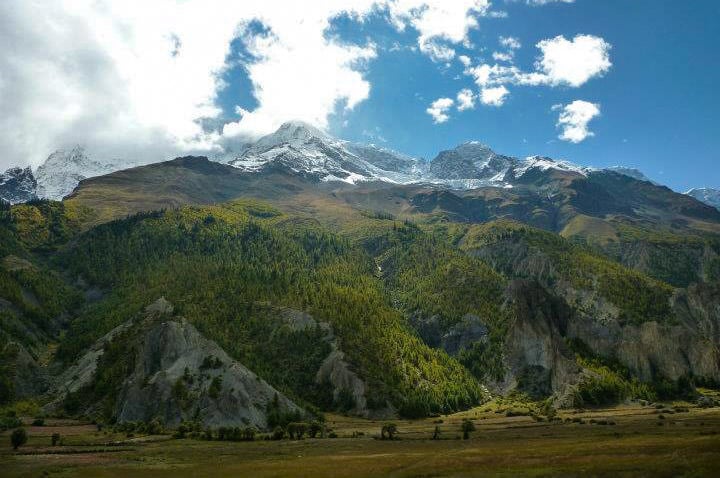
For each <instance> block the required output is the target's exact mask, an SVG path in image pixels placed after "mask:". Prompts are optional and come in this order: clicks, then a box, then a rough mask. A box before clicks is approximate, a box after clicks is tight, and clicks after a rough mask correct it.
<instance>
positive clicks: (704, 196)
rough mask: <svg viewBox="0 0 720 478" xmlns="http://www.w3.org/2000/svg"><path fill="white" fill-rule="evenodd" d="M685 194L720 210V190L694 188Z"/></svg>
mask: <svg viewBox="0 0 720 478" xmlns="http://www.w3.org/2000/svg"><path fill="white" fill-rule="evenodd" d="M685 194H687V195H688V196H692V197H694V198H695V199H697V200H698V201H701V202H704V203H705V204H707V205H710V206H712V207H714V208H715V209H719V210H720V189H713V188H694V189H691V190H689V191H688V192H686V193H685Z"/></svg>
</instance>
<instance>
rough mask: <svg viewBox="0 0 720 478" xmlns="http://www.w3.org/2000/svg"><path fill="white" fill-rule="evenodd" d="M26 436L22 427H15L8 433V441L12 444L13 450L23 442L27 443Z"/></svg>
mask: <svg viewBox="0 0 720 478" xmlns="http://www.w3.org/2000/svg"><path fill="white" fill-rule="evenodd" d="M27 440H28V436H27V432H26V431H25V429H24V428H16V429H15V430H13V432H12V434H11V435H10V443H11V444H12V447H13V450H17V449H18V448H20V447H21V446H23V445H24V444H25V443H27Z"/></svg>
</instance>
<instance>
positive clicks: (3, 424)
mask: <svg viewBox="0 0 720 478" xmlns="http://www.w3.org/2000/svg"><path fill="white" fill-rule="evenodd" d="M20 425H22V422H21V421H20V419H19V418H18V417H16V416H15V415H8V416H6V417H3V418H0V431H5V430H10V429H12V428H17V427H19V426H20Z"/></svg>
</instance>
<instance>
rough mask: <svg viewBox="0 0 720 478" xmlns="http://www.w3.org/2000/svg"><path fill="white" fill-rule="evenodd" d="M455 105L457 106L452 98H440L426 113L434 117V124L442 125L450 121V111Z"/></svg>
mask: <svg viewBox="0 0 720 478" xmlns="http://www.w3.org/2000/svg"><path fill="white" fill-rule="evenodd" d="M453 104H455V101H454V100H453V99H452V98H438V99H437V100H435V101H433V102H432V104H431V105H430V107H429V108H428V109H426V110H425V111H426V112H427V114H429V115H430V116H432V119H433V123H435V124H440V123H444V122H446V121H447V120H449V119H450V115H448V111H449V110H450V108H452V106H453Z"/></svg>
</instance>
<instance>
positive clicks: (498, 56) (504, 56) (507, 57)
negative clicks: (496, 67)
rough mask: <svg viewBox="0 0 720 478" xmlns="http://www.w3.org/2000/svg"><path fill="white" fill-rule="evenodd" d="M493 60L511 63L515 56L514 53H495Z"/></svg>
mask: <svg viewBox="0 0 720 478" xmlns="http://www.w3.org/2000/svg"><path fill="white" fill-rule="evenodd" d="M492 57H493V60H495V61H504V62H511V61H513V58H514V55H513V54H512V52H509V51H508V52H500V51H495V52H493V54H492Z"/></svg>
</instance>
